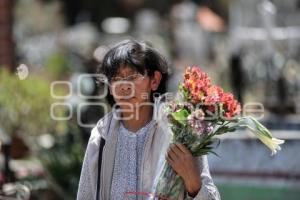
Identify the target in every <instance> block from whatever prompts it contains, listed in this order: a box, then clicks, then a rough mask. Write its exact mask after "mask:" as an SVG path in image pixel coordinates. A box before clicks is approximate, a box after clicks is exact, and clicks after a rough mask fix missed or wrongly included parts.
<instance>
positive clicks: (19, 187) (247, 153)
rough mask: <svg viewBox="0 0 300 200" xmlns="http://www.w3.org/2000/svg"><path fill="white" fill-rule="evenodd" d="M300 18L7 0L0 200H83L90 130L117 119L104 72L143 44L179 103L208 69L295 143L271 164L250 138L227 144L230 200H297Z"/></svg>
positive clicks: (274, 3)
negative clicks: (110, 61) (100, 78)
mask: <svg viewBox="0 0 300 200" xmlns="http://www.w3.org/2000/svg"><path fill="white" fill-rule="evenodd" d="M299 11H300V1H299V0H285V1H283V0H193V1H192V0H189V1H188V0H164V1H163V0H0V147H1V154H0V169H1V172H0V199H3V197H4V196H6V198H7V197H11V199H32V200H33V199H38V200H40V199H43V200H60V199H61V200H69V199H70V200H71V199H75V196H76V192H77V184H78V181H79V176H80V170H81V164H82V160H83V155H84V152H85V148H86V144H87V141H88V138H89V135H90V130H91V127H93V125H95V123H96V122H97V120H99V119H100V118H101V117H102V116H103V115H104V114H105V113H107V112H108V111H109V109H110V108H109V106H108V104H107V102H106V100H105V98H104V97H103V94H105V92H106V88H105V87H104V86H103V85H101V84H100V85H99V84H97V83H96V79H97V74H96V72H97V67H98V66H99V64H100V62H101V59H102V58H103V55H104V54H105V52H106V51H107V49H108V48H109V46H110V45H112V44H115V43H116V42H119V41H121V40H123V39H128V38H135V39H138V40H144V41H147V42H149V43H150V44H151V45H152V46H153V47H155V48H157V49H159V51H160V52H161V53H162V54H164V55H165V56H166V57H167V58H168V60H169V63H170V80H169V83H168V90H169V91H171V92H174V91H176V89H177V86H178V82H179V81H181V77H182V73H183V71H184V69H185V67H186V66H192V65H198V66H200V67H201V68H202V69H203V70H205V71H206V72H208V73H209V75H210V76H211V77H212V79H213V81H214V83H216V84H219V85H221V86H222V87H224V88H225V90H226V91H230V92H233V93H234V94H235V95H236V97H237V98H238V99H239V101H240V102H241V103H242V104H243V105H248V106H249V107H247V108H248V109H250V110H252V112H250V113H252V114H254V115H256V116H261V118H260V121H261V122H263V124H264V125H266V126H267V127H268V128H269V129H271V131H272V133H273V135H274V136H275V137H277V138H280V139H284V140H286V142H285V144H284V145H282V150H281V151H280V152H279V153H278V154H277V155H276V156H271V155H270V154H271V152H270V151H269V150H268V149H267V148H266V147H265V146H264V145H262V144H261V143H260V142H259V141H257V140H255V139H254V138H252V137H250V134H249V133H248V132H245V131H239V132H237V133H233V134H230V135H228V136H226V137H224V138H223V140H222V142H221V143H220V145H219V146H218V148H217V151H216V152H217V153H218V155H219V157H217V156H215V155H209V164H210V171H211V174H212V176H213V179H214V181H215V183H216V185H217V186H218V188H219V191H220V193H221V197H222V199H223V200H283V199H284V200H296V199H297V200H299V198H300V153H299V152H300V12H299ZM106 105H107V106H106ZM262 109H263V110H262Z"/></svg>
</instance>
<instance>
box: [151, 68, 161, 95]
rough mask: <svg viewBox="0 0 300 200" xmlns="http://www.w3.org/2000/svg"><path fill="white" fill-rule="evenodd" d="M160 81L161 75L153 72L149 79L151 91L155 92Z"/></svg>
mask: <svg viewBox="0 0 300 200" xmlns="http://www.w3.org/2000/svg"><path fill="white" fill-rule="evenodd" d="M161 79H162V74H161V73H160V72H159V71H155V72H154V74H153V77H152V78H151V83H150V84H151V90H152V91H156V90H157V88H158V86H159V84H160V81H161Z"/></svg>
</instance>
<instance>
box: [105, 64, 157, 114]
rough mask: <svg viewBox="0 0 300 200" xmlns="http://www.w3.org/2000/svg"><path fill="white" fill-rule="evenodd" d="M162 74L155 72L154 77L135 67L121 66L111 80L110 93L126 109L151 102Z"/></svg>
mask: <svg viewBox="0 0 300 200" xmlns="http://www.w3.org/2000/svg"><path fill="white" fill-rule="evenodd" d="M160 79H161V74H160V72H158V71H157V72H155V73H154V76H153V77H149V76H147V74H145V75H142V74H140V73H138V72H137V71H136V70H135V69H133V68H131V67H128V66H124V67H121V68H120V70H119V71H118V73H117V74H116V76H114V77H113V78H112V80H111V82H110V87H109V89H110V93H111V95H113V97H114V100H115V101H116V103H117V104H118V105H119V106H120V107H121V108H124V109H128V107H131V108H132V107H137V106H140V105H143V104H147V103H150V102H151V100H150V99H151V98H150V94H151V91H155V90H156V89H157V88H158V86H159V83H160Z"/></svg>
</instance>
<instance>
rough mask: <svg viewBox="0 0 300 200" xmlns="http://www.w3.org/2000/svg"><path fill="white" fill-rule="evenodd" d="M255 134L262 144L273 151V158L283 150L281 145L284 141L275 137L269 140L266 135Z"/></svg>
mask: <svg viewBox="0 0 300 200" xmlns="http://www.w3.org/2000/svg"><path fill="white" fill-rule="evenodd" d="M251 132H253V131H251ZM253 133H254V132H253ZM254 134H255V135H256V137H257V138H258V139H259V140H260V141H261V142H262V143H264V144H265V145H266V146H267V147H268V148H269V149H271V151H272V154H271V155H272V156H273V155H275V154H276V153H277V151H279V150H281V147H280V146H279V145H280V144H283V143H284V140H280V139H277V138H274V137H272V138H269V137H266V136H265V135H263V134H259V133H257V132H255V133H254Z"/></svg>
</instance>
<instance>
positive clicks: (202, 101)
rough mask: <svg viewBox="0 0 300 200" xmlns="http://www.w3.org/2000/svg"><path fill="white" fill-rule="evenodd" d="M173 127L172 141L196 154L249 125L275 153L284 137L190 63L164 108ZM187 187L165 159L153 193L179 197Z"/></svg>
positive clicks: (173, 197)
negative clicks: (245, 112)
mask: <svg viewBox="0 0 300 200" xmlns="http://www.w3.org/2000/svg"><path fill="white" fill-rule="evenodd" d="M165 112H166V114H167V119H168V121H169V125H170V127H171V130H172V142H173V143H182V144H184V145H185V146H186V147H187V148H188V149H189V150H190V152H191V153H192V155H193V156H201V155H205V154H208V153H213V154H215V152H214V151H213V148H214V146H213V144H214V142H215V140H218V138H217V136H218V135H222V134H225V133H228V132H234V131H235V130H237V129H238V128H247V129H249V130H250V131H251V132H252V133H253V134H254V135H255V136H256V137H257V138H258V139H259V140H260V141H261V142H262V143H264V144H265V145H266V146H267V147H269V148H270V149H271V151H272V155H273V154H275V153H276V152H277V150H280V146H279V145H280V144H282V143H284V141H283V140H279V139H276V138H274V137H272V135H271V133H270V131H269V130H268V129H267V128H265V127H264V126H263V125H262V124H261V123H260V122H258V121H257V120H256V119H255V118H253V117H251V116H246V117H245V116H240V114H241V106H240V104H239V102H238V101H237V100H236V99H235V98H234V96H233V95H232V94H231V93H226V92H224V91H223V89H222V88H221V87H219V86H216V85H213V84H212V83H211V80H210V78H209V77H208V75H207V74H206V73H205V72H203V71H202V70H201V69H200V68H199V67H189V68H187V70H186V72H185V74H184V81H183V83H181V84H180V85H179V89H178V97H177V98H176V99H175V100H174V101H171V102H170V103H168V104H167V106H166V108H165ZM183 191H184V184H183V180H182V179H181V177H180V176H179V175H177V174H176V172H175V171H174V170H173V169H172V167H171V166H170V165H169V164H168V163H167V162H165V164H164V167H163V169H162V171H161V173H160V176H159V177H158V180H157V184H156V187H155V191H154V193H155V194H157V195H159V196H160V197H166V198H168V199H177V198H178V196H179V194H180V193H181V192H183Z"/></svg>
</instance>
